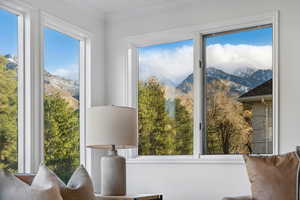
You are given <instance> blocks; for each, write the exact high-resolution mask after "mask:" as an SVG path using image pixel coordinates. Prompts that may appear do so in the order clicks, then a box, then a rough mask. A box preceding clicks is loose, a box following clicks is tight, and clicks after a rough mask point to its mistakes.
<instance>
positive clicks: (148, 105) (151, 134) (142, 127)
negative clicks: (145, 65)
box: [138, 78, 175, 155]
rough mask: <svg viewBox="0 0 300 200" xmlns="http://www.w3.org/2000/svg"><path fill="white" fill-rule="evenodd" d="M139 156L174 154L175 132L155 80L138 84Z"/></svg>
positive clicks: (162, 93)
mask: <svg viewBox="0 0 300 200" xmlns="http://www.w3.org/2000/svg"><path fill="white" fill-rule="evenodd" d="M138 90H139V93H138V94H139V98H138V102H139V103H138V118H139V154H140V155H171V154H173V153H174V149H175V144H174V136H175V130H174V129H173V127H172V125H171V123H172V122H171V119H170V118H169V116H168V113H167V112H166V107H165V97H164V89H163V88H162V86H161V85H160V84H159V82H158V81H157V80H156V79H155V78H150V79H149V80H148V81H146V82H140V83H139V88H138Z"/></svg>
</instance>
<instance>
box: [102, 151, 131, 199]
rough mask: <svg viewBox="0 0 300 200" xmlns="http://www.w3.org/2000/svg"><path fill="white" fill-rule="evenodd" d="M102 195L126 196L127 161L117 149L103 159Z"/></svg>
mask: <svg viewBox="0 0 300 200" xmlns="http://www.w3.org/2000/svg"><path fill="white" fill-rule="evenodd" d="M101 194H102V195H103V196H122V195H125V194H126V160H125V158H124V157H122V156H118V153H117V151H116V149H115V148H114V146H113V149H112V150H110V151H109V153H108V155H107V156H103V157H102V158H101Z"/></svg>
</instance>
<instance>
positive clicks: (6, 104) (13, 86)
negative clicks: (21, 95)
mask: <svg viewBox="0 0 300 200" xmlns="http://www.w3.org/2000/svg"><path fill="white" fill-rule="evenodd" d="M0 27H1V30H0V168H4V169H7V170H9V171H11V172H16V171H17V169H18V162H17V161H18V155H17V149H18V144H17V141H18V34H19V33H18V16H17V15H15V14H13V13H10V12H8V11H6V10H3V9H0Z"/></svg>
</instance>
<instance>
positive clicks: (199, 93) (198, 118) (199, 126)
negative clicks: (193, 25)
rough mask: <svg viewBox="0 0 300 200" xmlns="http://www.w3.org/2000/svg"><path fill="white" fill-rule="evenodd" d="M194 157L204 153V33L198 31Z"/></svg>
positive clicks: (195, 63)
mask: <svg viewBox="0 0 300 200" xmlns="http://www.w3.org/2000/svg"><path fill="white" fill-rule="evenodd" d="M194 41H195V42H194V97H195V99H194V157H195V158H199V155H200V154H202V149H203V148H202V130H203V128H204V126H203V122H202V121H203V120H202V116H203V114H202V112H203V111H202V107H203V106H202V105H203V102H202V99H203V86H202V85H203V84H202V83H203V80H202V79H203V78H202V77H203V69H202V68H201V67H202V66H201V63H202V62H203V58H202V57H203V56H202V48H203V47H202V46H203V45H202V43H203V42H202V35H201V34H200V33H196V34H195V36H194Z"/></svg>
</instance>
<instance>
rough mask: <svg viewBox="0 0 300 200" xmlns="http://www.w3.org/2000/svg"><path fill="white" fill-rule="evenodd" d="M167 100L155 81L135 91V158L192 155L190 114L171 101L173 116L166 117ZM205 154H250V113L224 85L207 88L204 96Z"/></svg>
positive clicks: (143, 82) (163, 90)
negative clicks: (140, 156) (136, 122)
mask: <svg viewBox="0 0 300 200" xmlns="http://www.w3.org/2000/svg"><path fill="white" fill-rule="evenodd" d="M166 102H170V100H169V99H167V98H166V97H165V88H164V86H163V85H161V84H160V83H159V81H158V80H157V79H156V78H155V77H151V78H149V79H148V80H146V81H140V82H139V87H138V119H139V126H138V127H139V148H138V151H139V155H191V154H193V116H192V115H193V112H192V110H189V109H188V106H185V105H184V104H183V102H182V101H181V99H180V98H175V100H174V102H173V103H174V106H175V112H174V113H175V115H174V116H173V115H171V116H170V114H169V113H168V109H167V108H168V106H169V105H168V104H167V103H166ZM206 102H207V103H206V105H207V106H206V107H207V110H206V124H207V125H206V127H205V135H204V141H205V142H204V152H205V153H206V154H237V153H251V135H252V132H253V130H252V125H251V118H252V112H251V109H250V108H247V107H245V106H244V105H243V104H241V103H240V102H238V101H237V100H236V97H233V96H232V95H231V94H230V88H229V87H228V85H226V83H224V82H222V81H220V80H216V81H213V82H212V83H210V84H208V88H207V95H206Z"/></svg>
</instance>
